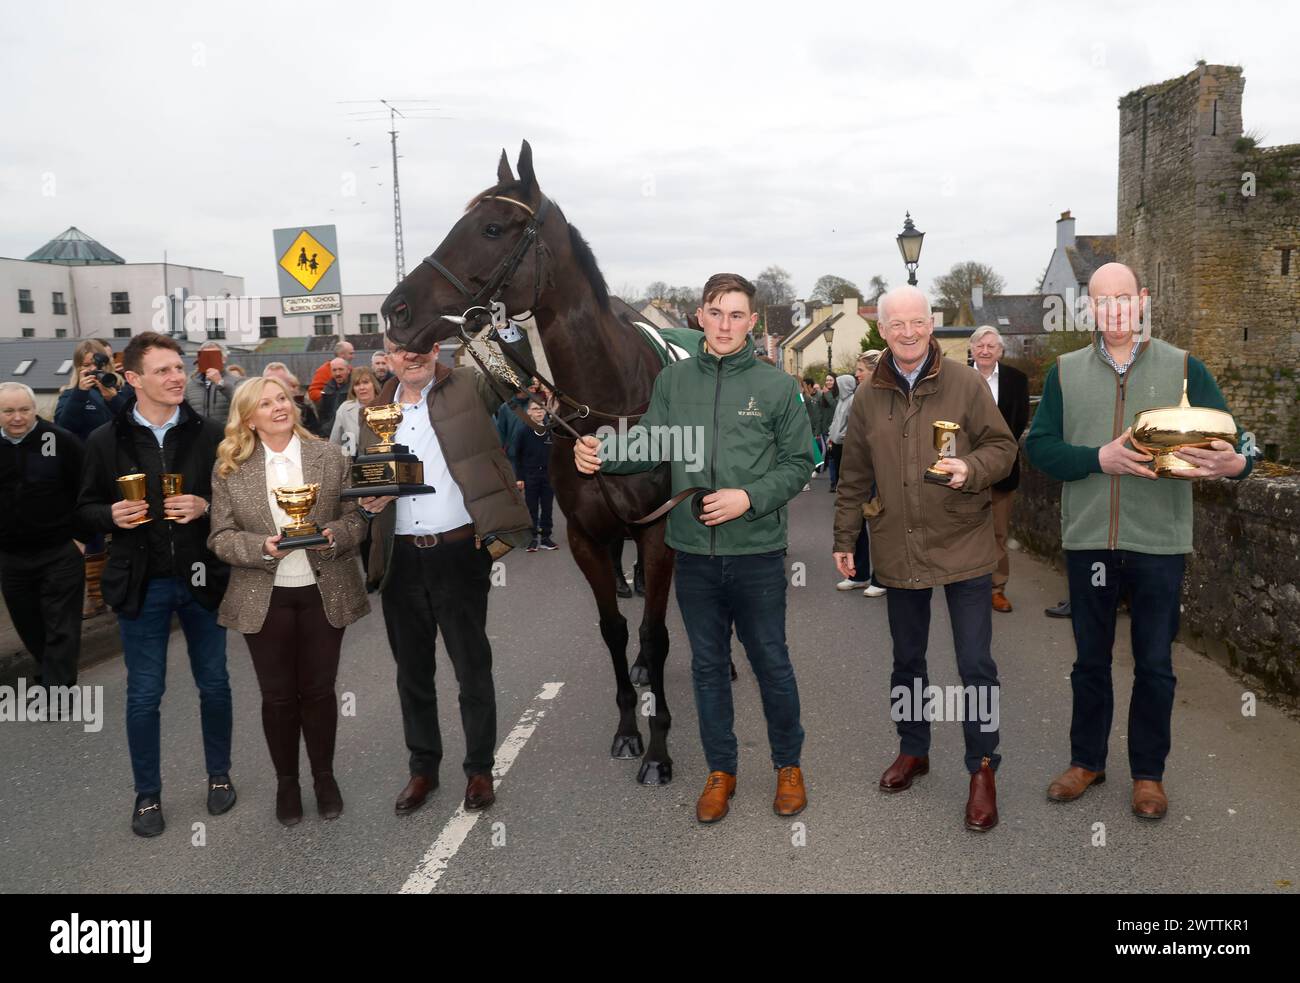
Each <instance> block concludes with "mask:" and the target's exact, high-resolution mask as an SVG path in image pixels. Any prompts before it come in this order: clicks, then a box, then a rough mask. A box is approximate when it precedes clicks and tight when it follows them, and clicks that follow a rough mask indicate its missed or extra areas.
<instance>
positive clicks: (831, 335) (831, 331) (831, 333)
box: [822, 324, 835, 376]
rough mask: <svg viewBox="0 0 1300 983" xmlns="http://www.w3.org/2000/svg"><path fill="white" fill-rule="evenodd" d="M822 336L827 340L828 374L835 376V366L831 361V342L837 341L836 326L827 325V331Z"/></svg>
mask: <svg viewBox="0 0 1300 983" xmlns="http://www.w3.org/2000/svg"><path fill="white" fill-rule="evenodd" d="M822 334H823V335H824V336H825V338H826V374H827V375H829V376H834V375H835V366H834V365H832V364H831V359H832V353H831V342H832V341H834V340H835V325H833V324H828V325H826V330H825V331H823V332H822Z"/></svg>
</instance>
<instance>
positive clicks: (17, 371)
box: [14, 358, 36, 375]
mask: <svg viewBox="0 0 1300 983" xmlns="http://www.w3.org/2000/svg"><path fill="white" fill-rule="evenodd" d="M35 364H36V359H34V358H25V359H23V360H22V361H21V362H19V363H18V365H17V367H15V368H14V375H26V374H27V370H28V369H30V368H31V367H32V366H33V365H35Z"/></svg>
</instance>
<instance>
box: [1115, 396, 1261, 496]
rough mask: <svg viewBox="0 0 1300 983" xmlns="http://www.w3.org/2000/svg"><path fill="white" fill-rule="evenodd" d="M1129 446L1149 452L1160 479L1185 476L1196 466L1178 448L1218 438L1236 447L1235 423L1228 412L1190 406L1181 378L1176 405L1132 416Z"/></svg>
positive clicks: (1203, 445) (1202, 445) (1201, 445)
mask: <svg viewBox="0 0 1300 983" xmlns="http://www.w3.org/2000/svg"><path fill="white" fill-rule="evenodd" d="M1129 439H1130V441H1131V442H1132V444H1133V446H1134V447H1136V448H1137V449H1138V450H1140V451H1142V452H1143V453H1144V454H1150V455H1151V456H1152V457H1153V458H1154V461H1153V462H1152V465H1153V467H1154V468H1155V472H1156V474H1157V475H1158V476H1159V477H1161V478H1187V477H1188V476H1187V474H1186V473H1185V472H1187V471H1191V470H1192V469H1193V468H1195V467H1197V465H1195V464H1193V463H1192V462H1191V461H1184V460H1183V459H1182V458H1181V457H1179V456H1178V451H1180V450H1182V449H1183V448H1184V447H1209V446H1210V441H1212V440H1222V441H1225V442H1226V443H1229V444H1231V445H1232V447H1233V449H1234V450H1236V447H1237V423H1236V421H1235V420H1233V418H1232V414H1231V413H1226V412H1224V411H1223V410H1214V409H1210V408H1209V407H1207V406H1192V405H1191V404H1190V403H1189V402H1187V380H1186V379H1184V380H1183V398H1182V400H1181V401H1180V402H1179V404H1178V405H1177V406H1161V407H1159V408H1157V409H1150V410H1143V411H1142V412H1141V413H1139V414H1138V415H1137V416H1136V417H1134V418H1133V433H1132V435H1131V436H1130V438H1129Z"/></svg>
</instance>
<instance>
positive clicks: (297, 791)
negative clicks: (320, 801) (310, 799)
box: [275, 775, 302, 826]
mask: <svg viewBox="0 0 1300 983" xmlns="http://www.w3.org/2000/svg"><path fill="white" fill-rule="evenodd" d="M275 818H276V819H278V820H280V822H281V824H282V825H284V826H297V825H298V824H299V823H300V822H302V789H301V788H299V787H298V776H297V775H290V776H288V777H282V778H280V779H279V783H278V786H277V788H276V790H275Z"/></svg>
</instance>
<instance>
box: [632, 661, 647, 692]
mask: <svg viewBox="0 0 1300 983" xmlns="http://www.w3.org/2000/svg"><path fill="white" fill-rule="evenodd" d="M627 674H628V676H629V677H630V678H631V680H632V685H633V686H649V685H650V668H649V667H648V666H643V665H641V664H640V663H639V662H637V663H633V665H632V668H631V669H629V670H628V673H627Z"/></svg>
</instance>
